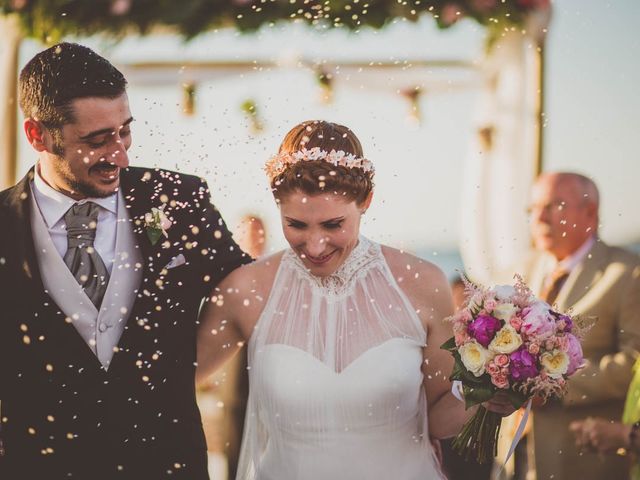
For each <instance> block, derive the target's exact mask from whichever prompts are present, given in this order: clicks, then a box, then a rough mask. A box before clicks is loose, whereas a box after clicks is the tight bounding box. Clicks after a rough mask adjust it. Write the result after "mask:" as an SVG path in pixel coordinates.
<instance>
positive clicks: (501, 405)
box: [482, 392, 517, 417]
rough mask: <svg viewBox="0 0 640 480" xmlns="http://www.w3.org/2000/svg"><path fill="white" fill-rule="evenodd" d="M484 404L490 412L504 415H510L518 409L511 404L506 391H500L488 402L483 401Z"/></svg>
mask: <svg viewBox="0 0 640 480" xmlns="http://www.w3.org/2000/svg"><path fill="white" fill-rule="evenodd" d="M482 406H483V407H484V408H486V409H487V410H489V411H490V412H494V413H497V414H499V415H502V416H503V417H508V416H509V415H511V414H512V413H513V412H515V411H516V410H517V409H516V408H514V406H513V405H512V404H511V401H510V400H509V397H508V396H507V394H506V393H503V392H498V393H496V394H495V396H494V397H493V398H492V399H491V400H488V401H486V402H483V403H482Z"/></svg>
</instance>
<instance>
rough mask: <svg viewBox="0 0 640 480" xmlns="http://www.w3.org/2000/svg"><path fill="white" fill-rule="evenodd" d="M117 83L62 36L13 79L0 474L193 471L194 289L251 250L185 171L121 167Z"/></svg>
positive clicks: (199, 445)
mask: <svg viewBox="0 0 640 480" xmlns="http://www.w3.org/2000/svg"><path fill="white" fill-rule="evenodd" d="M126 83H127V82H126V80H125V78H124V77H123V75H122V74H121V73H120V72H119V71H118V70H117V69H116V68H115V67H114V66H113V65H111V64H110V63H109V62H108V61H107V60H106V59H104V58H102V57H100V56H99V55H97V54H96V53H95V52H93V51H92V50H90V49H88V48H86V47H84V46H81V45H77V44H69V43H62V44H59V45H56V46H54V47H51V48H49V49H48V50H45V51H43V52H41V53H39V54H38V55H36V56H35V57H34V58H33V59H32V60H31V61H30V62H29V63H28V64H27V65H26V66H25V67H24V69H23V70H22V72H21V74H20V81H19V95H20V107H21V109H22V111H23V113H24V116H25V121H24V132H25V134H26V137H27V140H28V142H29V143H30V145H31V146H32V148H33V149H34V150H35V151H36V152H38V161H37V163H36V164H35V166H34V167H33V168H32V169H31V170H30V171H29V173H28V174H27V175H26V177H25V178H24V179H22V180H21V181H20V182H19V183H18V184H17V185H16V186H14V187H12V188H10V189H8V190H6V191H4V192H2V193H0V225H1V228H2V232H1V233H0V309H1V310H0V311H1V315H0V402H1V403H0V407H1V409H2V411H1V415H0V419H1V423H0V425H1V430H0V432H1V433H0V437H1V440H2V443H3V444H4V454H3V455H2V456H0V478H2V479H5V478H6V479H12V480H13V479H35V478H47V479H56V480H57V479H63V478H64V479H67V478H72V479H73V478H75V479H88V478H91V479H105V480H107V479H108V480H111V479H127V480H128V479H131V480H133V479H136V480H137V479H147V478H148V479H154V480H155V479H162V478H171V479H176V478H181V479H189V480H199V479H207V478H208V475H207V462H206V446H205V440H204V435H203V432H202V427H201V422H200V413H199V411H198V408H197V406H196V402H195V388H194V371H195V359H196V353H195V335H196V327H197V321H196V320H197V313H198V309H199V306H200V302H201V300H202V298H203V297H205V296H206V295H208V293H209V291H210V290H211V288H212V287H213V286H214V285H215V284H216V283H217V282H218V281H220V280H221V279H222V278H223V277H224V276H225V275H227V274H228V273H229V272H230V271H232V270H233V269H235V268H236V267H238V266H239V265H241V264H243V263H246V262H248V261H249V259H248V257H247V256H245V255H244V254H243V253H242V251H241V250H240V248H239V247H238V246H237V245H236V244H235V242H234V241H233V239H232V238H231V235H230V233H229V231H228V230H227V228H226V226H225V223H224V221H223V220H222V217H221V216H220V214H219V212H218V211H217V210H216V209H215V208H214V207H213V206H212V205H211V203H210V201H209V200H210V199H209V190H208V188H207V185H206V183H205V182H204V181H202V180H201V179H198V178H196V177H192V176H188V175H183V174H179V173H176V172H169V171H164V170H159V169H152V168H148V169H147V168H135V167H129V158H128V156H127V150H128V149H129V147H130V145H131V127H132V122H133V117H132V116H131V113H130V111H129V103H128V99H127V94H126V92H125V88H126Z"/></svg>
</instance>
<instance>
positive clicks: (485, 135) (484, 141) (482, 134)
mask: <svg viewBox="0 0 640 480" xmlns="http://www.w3.org/2000/svg"><path fill="white" fill-rule="evenodd" d="M494 130H495V129H494V128H493V125H486V126H484V127H480V128H479V129H478V141H479V142H480V148H482V150H483V151H484V152H490V151H491V150H492V149H493V134H494Z"/></svg>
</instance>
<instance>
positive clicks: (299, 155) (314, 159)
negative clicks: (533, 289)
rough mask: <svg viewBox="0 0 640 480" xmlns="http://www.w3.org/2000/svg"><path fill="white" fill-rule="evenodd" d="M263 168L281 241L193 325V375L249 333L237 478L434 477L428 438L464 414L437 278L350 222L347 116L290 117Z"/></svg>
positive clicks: (360, 188) (457, 423) (447, 304)
mask: <svg viewBox="0 0 640 480" xmlns="http://www.w3.org/2000/svg"><path fill="white" fill-rule="evenodd" d="M266 171H267V174H268V176H269V180H270V183H271V188H272V190H273V194H274V197H275V200H276V202H277V204H278V206H279V208H280V214H281V217H282V228H283V232H284V236H285V237H286V239H287V241H288V243H289V245H290V247H291V248H290V249H287V250H285V251H283V252H279V253H276V254H274V255H272V256H270V257H267V258H265V259H263V260H260V261H257V262H255V263H253V264H250V265H247V266H244V267H241V268H240V269H238V270H236V271H234V272H233V273H231V274H230V275H228V276H227V277H226V279H225V280H224V281H223V282H222V283H221V284H220V285H219V286H218V287H217V288H216V290H215V291H214V292H213V294H212V296H211V297H210V299H209V301H208V302H207V304H206V306H205V308H204V309H203V311H202V314H201V319H200V320H201V323H202V325H201V328H200V332H199V337H198V371H197V374H198V377H199V379H200V380H201V379H203V378H204V377H206V376H207V375H209V374H210V373H211V371H212V370H214V369H216V368H217V367H218V366H220V364H221V363H222V362H224V361H225V360H226V359H227V358H229V357H230V356H231V355H232V354H233V353H234V352H236V351H237V350H239V348H240V347H241V346H242V345H243V344H244V342H246V341H248V342H249V351H248V354H249V367H248V368H249V382H250V393H249V400H248V409H247V417H246V422H245V431H244V439H243V445H242V453H241V457H240V465H239V467H238V475H237V477H236V478H237V479H239V480H245V479H247V480H248V479H256V480H316V479H317V480H321V479H322V480H326V479H329V478H335V479H343V480H361V479H368V480H376V479H379V480H389V479H396V480H418V479H420V480H422V479H440V478H444V475H443V474H442V473H441V471H440V468H439V464H438V461H437V460H436V458H435V455H434V452H433V448H432V445H431V442H430V440H429V438H430V437H434V438H444V437H449V436H452V435H455V434H456V433H457V432H458V431H459V430H460V428H461V427H462V425H463V423H464V422H465V421H466V420H467V419H468V418H469V417H470V416H471V415H472V414H473V413H474V410H473V409H470V410H469V411H466V412H465V410H464V403H463V402H461V401H459V400H458V399H456V398H455V397H454V396H453V395H452V393H451V384H450V382H449V380H448V378H447V377H448V375H449V373H450V372H451V369H452V365H453V361H452V358H451V356H450V354H449V353H447V352H446V351H444V350H440V345H441V344H442V343H443V342H444V341H445V340H447V339H448V337H450V336H451V335H452V333H451V330H450V327H449V326H448V325H447V324H444V323H443V322H442V319H443V318H445V317H447V316H449V315H451V314H452V311H453V302H452V298H451V292H450V289H449V286H448V283H447V281H446V278H445V277H444V275H443V274H442V272H441V271H440V270H439V269H438V268H437V267H436V266H434V265H433V264H431V263H429V262H426V261H424V260H421V259H419V258H416V257H414V256H411V255H409V254H407V253H404V252H401V251H399V250H396V249H393V248H390V247H386V246H383V245H379V244H377V243H375V242H372V241H370V240H368V239H367V238H365V237H363V236H361V235H360V234H359V227H360V217H361V215H363V214H364V213H365V212H366V210H367V208H368V207H369V204H370V203H371V199H372V194H373V181H372V180H373V175H374V169H373V165H372V164H371V162H370V161H369V160H367V159H365V158H364V156H363V152H362V147H361V145H360V142H359V140H358V138H357V137H356V136H355V135H354V133H353V132H352V131H351V130H349V129H348V128H346V127H344V126H341V125H337V124H333V123H328V122H322V121H312V122H304V123H301V124H300V125H297V126H296V127H294V128H293V129H292V130H291V131H290V132H289V133H288V134H287V135H286V137H285V138H284V141H283V142H282V145H281V146H280V150H279V153H278V155H276V156H275V157H273V158H272V159H271V160H270V161H269V162H268V163H267V165H266ZM489 408H490V409H492V410H495V411H500V410H504V409H505V406H504V405H500V404H499V401H498V402H497V403H494V404H491V405H489ZM502 413H508V409H507V411H503V412H502Z"/></svg>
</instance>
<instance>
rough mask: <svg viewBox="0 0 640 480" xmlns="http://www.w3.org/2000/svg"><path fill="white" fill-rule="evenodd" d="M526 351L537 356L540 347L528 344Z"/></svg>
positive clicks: (535, 344)
mask: <svg viewBox="0 0 640 480" xmlns="http://www.w3.org/2000/svg"><path fill="white" fill-rule="evenodd" d="M528 350H529V353H530V354H532V355H537V354H538V353H539V352H540V345H538V344H537V343H530V344H529V348H528Z"/></svg>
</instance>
